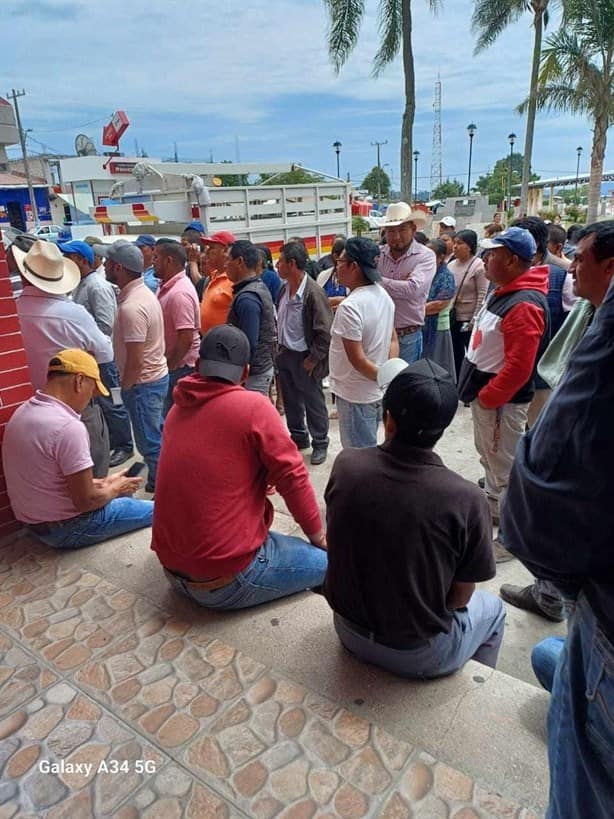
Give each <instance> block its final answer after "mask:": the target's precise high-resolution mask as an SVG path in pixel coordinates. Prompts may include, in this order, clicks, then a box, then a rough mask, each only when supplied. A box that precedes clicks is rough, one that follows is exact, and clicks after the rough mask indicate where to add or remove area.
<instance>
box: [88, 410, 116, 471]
mask: <svg viewBox="0 0 614 819" xmlns="http://www.w3.org/2000/svg"><path fill="white" fill-rule="evenodd" d="M81 420H82V421H83V423H84V425H85V428H86V429H87V434H88V435H89V436H90V454H91V456H92V461H94V466H93V471H94V477H95V478H106V477H107V475H108V474H109V458H110V456H111V453H110V451H109V430H108V429H107V424H106V421H105V420H104V415H103V414H102V410H101V409H100V407H99V406H98V404H96V403H94V401H90V403H89V404H88V405H87V407H86V408H85V409H84V410H83V412H82V413H81Z"/></svg>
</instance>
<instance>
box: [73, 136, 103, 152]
mask: <svg viewBox="0 0 614 819" xmlns="http://www.w3.org/2000/svg"><path fill="white" fill-rule="evenodd" d="M75 151H76V152H77V156H97V155H98V151H97V150H96V146H95V145H94V143H93V142H92V140H91V139H90V138H89V137H88V136H86V135H85V134H78V135H77V138H76V139H75Z"/></svg>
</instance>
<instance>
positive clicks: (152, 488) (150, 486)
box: [145, 481, 156, 495]
mask: <svg viewBox="0 0 614 819" xmlns="http://www.w3.org/2000/svg"><path fill="white" fill-rule="evenodd" d="M145 491H146V492H150V493H151V494H152V495H153V493H154V492H155V491H156V485H155V483H149V481H147V483H146V484H145Z"/></svg>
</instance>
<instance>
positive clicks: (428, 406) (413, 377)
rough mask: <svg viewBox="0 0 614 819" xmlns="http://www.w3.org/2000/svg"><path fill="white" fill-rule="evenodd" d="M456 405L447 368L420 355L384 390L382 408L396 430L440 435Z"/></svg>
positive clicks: (452, 381) (453, 387)
mask: <svg viewBox="0 0 614 819" xmlns="http://www.w3.org/2000/svg"><path fill="white" fill-rule="evenodd" d="M457 408H458V393H457V391H456V385H455V384H454V379H453V378H452V376H451V375H450V373H449V372H448V371H447V370H444V369H443V367H440V366H439V365H438V364H436V363H435V362H434V361H431V360H430V359H428V358H421V359H420V360H419V361H415V362H414V363H413V364H410V365H409V366H408V367H406V368H405V369H404V370H402V371H401V372H400V373H399V374H398V375H397V376H396V377H395V378H393V379H392V381H391V382H390V384H389V385H388V389H387V390H386V392H385V393H384V410H387V411H388V412H389V413H390V414H391V415H392V417H393V418H394V420H395V422H396V425H397V427H398V429H399V430H400V431H403V432H405V433H410V434H414V435H415V436H416V442H417V443H418V442H419V440H420V436H421V435H426V436H428V437H431V436H433V435H437V434H439V435H441V434H442V433H443V431H444V430H445V429H446V427H448V426H449V425H450V423H451V422H452V419H453V418H454V415H455V414H456V410H457Z"/></svg>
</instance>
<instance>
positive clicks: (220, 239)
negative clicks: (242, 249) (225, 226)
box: [200, 230, 237, 247]
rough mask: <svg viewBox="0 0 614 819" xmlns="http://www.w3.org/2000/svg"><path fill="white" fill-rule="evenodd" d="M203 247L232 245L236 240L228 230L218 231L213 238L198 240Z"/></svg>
mask: <svg viewBox="0 0 614 819" xmlns="http://www.w3.org/2000/svg"><path fill="white" fill-rule="evenodd" d="M200 241H201V243H202V244H203V245H224V246H225V247H228V245H233V244H234V243H235V242H236V241H237V239H236V236H234V234H232V233H231V232H230V231H229V230H220V231H218V232H217V233H214V234H213V236H203V238H202V239H201V240H200Z"/></svg>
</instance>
